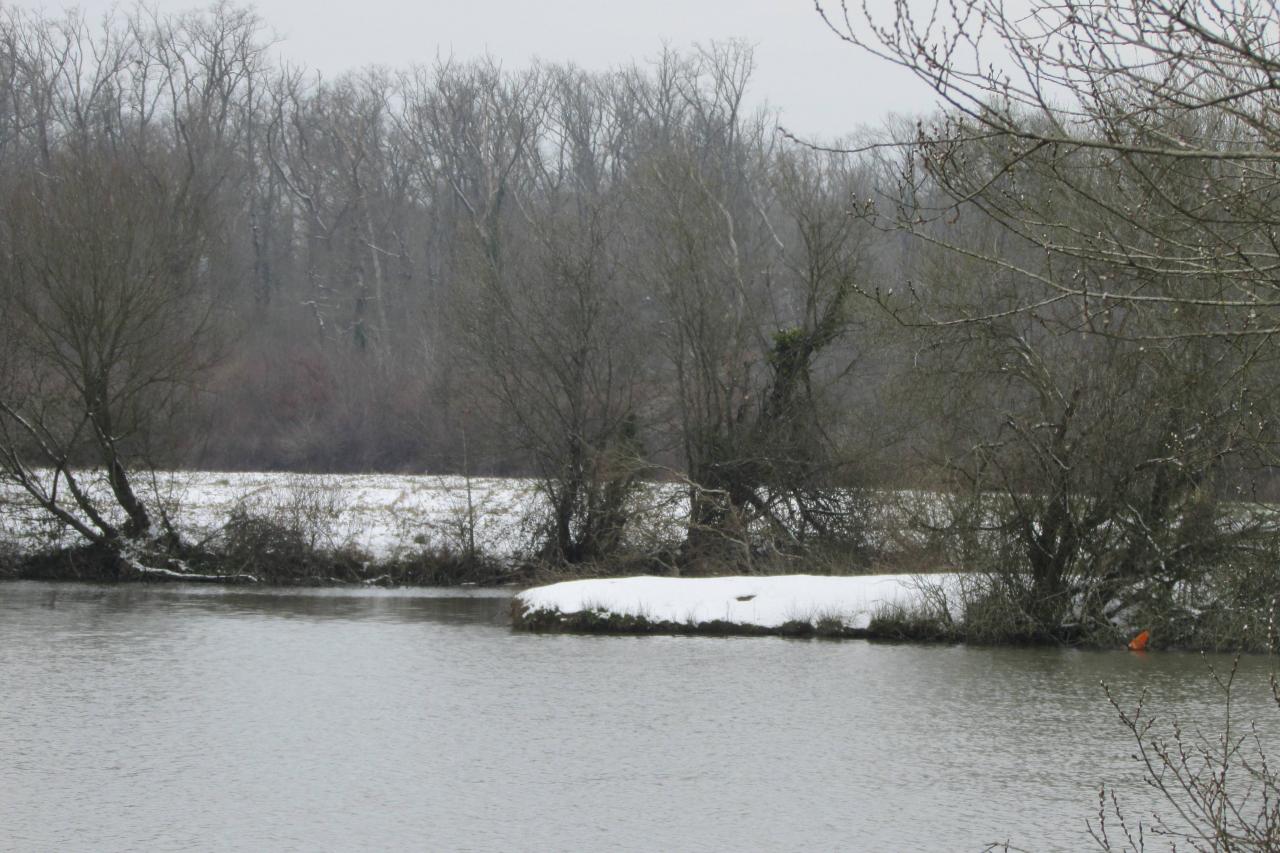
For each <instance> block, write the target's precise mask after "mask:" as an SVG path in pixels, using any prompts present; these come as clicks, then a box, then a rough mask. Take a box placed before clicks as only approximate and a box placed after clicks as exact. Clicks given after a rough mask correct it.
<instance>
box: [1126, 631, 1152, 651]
mask: <svg viewBox="0 0 1280 853" xmlns="http://www.w3.org/2000/svg"><path fill="white" fill-rule="evenodd" d="M1150 639H1151V632H1150V631H1143V632H1142V633H1141V634H1139V635H1138V636H1136V637H1134V638H1133V639H1132V640H1130V641H1129V651H1131V652H1142V651H1146V648H1147V641H1148V640H1150Z"/></svg>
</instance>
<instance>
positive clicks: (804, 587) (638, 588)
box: [517, 574, 958, 628]
mask: <svg viewBox="0 0 1280 853" xmlns="http://www.w3.org/2000/svg"><path fill="white" fill-rule="evenodd" d="M938 592H940V593H941V594H942V595H944V596H946V597H947V598H949V599H951V600H955V599H954V596H955V595H956V594H957V593H958V576H957V575H941V574H939V575H929V576H927V577H921V576H918V575H859V576H854V577H826V576H815V575H783V576H772V577H754V576H737V577H721V578H666V577H649V576H644V577H632V578H602V579H593V580H580V581H565V582H564V583H557V584H551V585H550V586H542V587H536V588H534V589H530V590H525V591H524V592H522V593H520V594H519V595H518V596H517V599H518V600H519V601H520V603H521V604H522V605H523V606H524V607H525V610H526V612H527V613H530V614H534V613H537V612H540V611H541V612H549V613H560V614H565V615H567V614H573V613H580V612H583V611H594V612H596V613H601V614H606V615H616V616H638V617H643V618H645V619H647V620H649V621H651V622H675V623H680V624H697V623H702V622H712V621H716V620H723V621H725V622H729V623H732V624H735V625H751V626H755V627H760V628H777V627H779V626H781V625H784V624H786V623H787V622H792V621H803V622H817V621H818V620H825V619H834V620H839V621H840V622H841V624H843V625H844V626H845V627H847V628H866V627H867V626H868V625H869V624H870V622H871V617H872V616H874V615H875V614H876V613H877V612H880V611H884V610H890V609H893V608H898V607H902V608H906V609H913V608H919V607H925V606H928V605H931V604H933V603H935V602H936V599H935V598H933V597H932V594H933V593H938Z"/></svg>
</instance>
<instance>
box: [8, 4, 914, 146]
mask: <svg viewBox="0 0 1280 853" xmlns="http://www.w3.org/2000/svg"><path fill="white" fill-rule="evenodd" d="M153 2H155V3H156V5H157V6H158V7H159V8H160V9H161V10H163V11H181V10H184V9H190V8H196V7H201V6H205V5H207V3H203V2H192V0H153ZM869 2H870V3H871V5H872V8H873V9H874V8H876V6H880V7H882V8H885V9H886V10H887V9H888V8H890V6H891V4H890V3H889V2H888V0H869ZM15 5H23V6H27V7H29V8H44V9H45V10H46V11H51V12H53V11H60V10H61V9H62V8H64V6H65V5H67V4H63V3H59V2H43V3H40V2H33V0H25V2H21V0H20V2H19V3H17V4H15ZM77 5H79V6H80V8H81V9H83V10H84V11H85V12H86V13H88V14H90V15H91V16H94V17H96V16H98V15H100V14H101V13H102V12H104V11H106V10H107V9H109V8H110V7H111V6H112V3H111V2H109V0H83V1H82V2H80V3H79V4H77ZM119 5H122V6H124V7H125V8H128V6H129V5H130V4H128V3H125V4H119ZM250 5H252V6H253V7H254V8H255V9H257V11H258V13H259V14H260V15H261V16H262V18H263V19H264V20H265V21H266V22H267V24H268V26H270V27H271V28H272V29H273V30H274V31H275V32H276V33H277V34H278V35H279V36H280V37H281V39H282V42H281V44H280V45H279V47H278V50H279V52H280V55H281V56H283V57H285V58H287V59H289V60H290V61H292V62H297V63H302V64H304V65H307V66H309V67H312V68H318V69H320V70H321V71H323V72H324V73H325V74H326V75H329V74H336V73H339V72H342V71H345V70H349V69H352V68H356V67H359V66H362V65H368V64H372V63H378V64H382V65H385V66H388V67H392V68H395V67H403V66H406V65H408V64H409V63H411V62H416V61H429V60H431V59H433V58H434V57H435V56H436V55H437V53H439V54H442V55H449V54H452V55H453V56H455V57H458V58H470V57H476V56H480V55H483V54H484V53H486V52H488V53H489V54H491V55H493V56H495V57H497V58H499V59H501V60H502V61H503V62H504V63H505V64H507V65H509V66H513V67H516V66H521V65H524V64H525V63H527V62H528V61H529V60H530V59H532V58H534V57H540V58H542V59H545V60H551V61H558V62H559V61H571V62H574V63H576V64H578V65H581V66H583V67H585V68H590V69H603V68H608V67H610V66H612V65H616V64H618V63H621V62H625V61H628V60H630V59H633V58H636V59H643V58H645V57H651V56H653V55H655V54H656V53H657V52H658V51H660V50H661V47H662V44H663V42H664V40H665V41H666V42H667V43H669V44H671V45H672V46H673V47H687V46H689V45H692V44H694V43H700V42H708V41H711V40H713V39H727V38H741V39H745V40H747V41H748V42H750V43H752V44H754V45H755V46H756V61H757V66H758V70H757V73H756V76H755V78H754V81H753V84H752V96H753V99H754V100H755V101H756V102H759V101H763V100H768V102H769V103H770V104H771V105H773V106H774V107H776V108H778V109H780V110H781V111H782V116H783V117H782V123H783V124H784V125H786V126H787V127H788V128H789V129H791V130H794V131H796V132H798V133H803V134H812V135H822V136H830V135H834V134H841V133H845V132H848V131H851V130H853V129H854V128H856V127H857V126H858V125H859V124H872V125H875V124H879V123H880V122H881V121H882V119H883V118H884V116H885V115H886V114H887V113H889V112H890V111H896V112H901V113H911V112H919V111H922V110H925V109H927V108H928V107H929V105H930V104H931V100H930V99H929V98H928V96H927V93H926V92H925V91H924V90H923V87H922V86H921V85H919V84H917V83H915V81H913V80H911V79H910V78H908V77H907V76H906V75H905V74H904V73H903V72H901V71H899V70H898V69H895V68H893V67H891V66H888V65H886V64H885V63H882V62H879V61H876V60H873V59H870V58H868V57H867V56H865V55H862V54H861V53H860V52H859V51H857V50H856V49H854V48H852V47H849V46H847V45H845V44H843V43H842V42H840V41H839V40H838V39H837V38H836V37H835V36H834V35H833V34H831V33H830V32H829V31H827V30H826V28H825V27H824V25H823V24H822V21H821V19H820V18H819V17H818V15H817V13H816V12H815V11H814V8H813V0H634V1H633V2H616V0H594V2H589V0H539V2H522V0H340V2H332V0H331V2H313V1H312V0H259V2H256V3H252V4H250Z"/></svg>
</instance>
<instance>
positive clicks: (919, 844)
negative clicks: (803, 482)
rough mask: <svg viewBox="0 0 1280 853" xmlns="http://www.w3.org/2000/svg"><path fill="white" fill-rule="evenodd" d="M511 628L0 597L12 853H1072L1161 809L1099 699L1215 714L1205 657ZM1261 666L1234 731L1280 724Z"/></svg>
mask: <svg viewBox="0 0 1280 853" xmlns="http://www.w3.org/2000/svg"><path fill="white" fill-rule="evenodd" d="M508 607H509V598H508V596H507V595H506V594H505V593H499V592H492V591H475V592H472V593H469V594H468V593H466V592H459V591H458V590H412V591H382V590H370V591H357V592H351V591H347V590H308V591H297V590H286V591H261V590H252V591H245V590H243V589H219V588H204V587H194V588H193V587H179V586H115V587H99V586H90V585H75V584H41V583H8V584H0V849H13V850H22V851H30V850H50V851H53V850H57V851H64V850H94V851H102V850H138V849H145V850H179V849H182V850H189V849H219V850H255V851H256V850H350V849H357V848H359V849H371V848H372V849H414V850H474V851H498V850H504V851H505V850H601V849H608V850H637V851H638V850H673V851H674V850H799V849H805V850H837V849H843V850H948V851H949V850H974V851H977V850H981V849H982V848H983V847H984V846H985V845H987V844H990V843H992V842H1003V841H1006V840H1007V841H1009V842H1011V843H1012V844H1013V845H1016V846H1019V847H1022V848H1025V849H1029V850H1081V849H1089V847H1090V843H1091V842H1090V839H1089V836H1088V834H1087V829H1086V823H1085V822H1086V820H1087V819H1089V818H1091V817H1093V816H1094V814H1095V812H1096V809H1097V790H1098V785H1099V783H1100V782H1104V781H1106V782H1109V783H1118V784H1119V785H1120V793H1121V796H1122V797H1123V798H1125V801H1126V802H1129V803H1131V804H1133V805H1134V806H1135V808H1136V810H1137V811H1143V810H1146V811H1148V812H1149V811H1150V809H1151V808H1152V807H1153V805H1154V804H1153V802H1152V800H1151V799H1150V797H1149V795H1148V794H1146V793H1145V792H1144V789H1143V786H1142V783H1141V773H1140V771H1139V768H1138V767H1137V766H1136V765H1135V763H1134V762H1133V761H1132V759H1130V758H1129V755H1130V753H1131V752H1132V751H1133V750H1132V744H1131V742H1130V741H1129V740H1128V739H1127V738H1126V735H1125V732H1124V731H1123V729H1122V728H1121V727H1120V725H1119V723H1118V722H1117V720H1116V718H1115V714H1114V713H1113V712H1112V710H1111V709H1110V708H1109V706H1108V705H1107V704H1106V701H1105V698H1104V697H1103V695H1102V692H1101V689H1100V687H1099V682H1100V681H1102V680H1106V681H1107V682H1108V683H1110V684H1111V685H1112V686H1113V690H1115V691H1116V692H1117V693H1118V694H1119V695H1122V696H1124V697H1126V700H1131V699H1133V698H1136V695H1137V692H1138V691H1139V690H1140V689H1141V688H1143V687H1146V688H1147V689H1148V690H1149V691H1150V693H1151V699H1150V702H1151V704H1152V706H1153V707H1158V708H1160V709H1161V710H1162V711H1164V712H1177V713H1178V714H1179V715H1180V716H1181V717H1183V718H1185V719H1187V720H1192V721H1200V722H1202V723H1203V724H1205V725H1206V726H1208V727H1209V729H1210V730H1212V729H1213V727H1214V726H1215V725H1216V720H1217V719H1218V716H1219V713H1220V702H1219V701H1218V697H1217V695H1216V694H1215V692H1214V689H1213V687H1212V684H1211V682H1210V680H1209V678H1208V676H1207V674H1206V671H1205V662H1204V661H1203V660H1202V659H1201V658H1200V656H1198V655H1190V654H1155V653H1152V654H1144V655H1139V654H1133V653H1127V652H1085V651H1076V650H1069V649H992V648H975V647H965V646H927V645H897V644H883V643H870V642H865V641H853V640H851V641H843V642H840V641H822V640H789V639H781V638H706V637H679V638H676V637H640V638H637V637H598V636H563V635H530V634H520V633H515V632H513V631H512V630H511V628H510V627H509V624H508V619H507V613H508ZM1209 661H1210V662H1212V663H1216V664H1217V665H1218V666H1220V667H1229V665H1230V661H1229V659H1226V658H1210V659H1209ZM1268 665H1269V661H1268V660H1266V659H1265V658H1248V659H1245V660H1244V661H1243V663H1242V667H1241V673H1240V675H1239V677H1238V690H1237V702H1238V707H1237V711H1238V713H1239V714H1240V715H1242V716H1260V717H1262V718H1263V719H1264V721H1267V722H1266V725H1267V726H1270V724H1271V723H1270V721H1271V718H1272V717H1276V716H1280V715H1277V713H1276V711H1275V710H1274V708H1270V709H1268V708H1267V707H1266V683H1265V673H1266V671H1267V666H1268ZM1270 730H1271V729H1268V731H1270Z"/></svg>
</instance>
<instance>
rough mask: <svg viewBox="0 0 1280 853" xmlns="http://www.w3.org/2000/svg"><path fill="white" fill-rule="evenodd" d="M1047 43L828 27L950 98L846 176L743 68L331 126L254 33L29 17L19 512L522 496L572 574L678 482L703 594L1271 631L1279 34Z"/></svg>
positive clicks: (231, 24)
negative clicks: (757, 590)
mask: <svg viewBox="0 0 1280 853" xmlns="http://www.w3.org/2000/svg"><path fill="white" fill-rule="evenodd" d="M1091 8H1092V7H1091ZM1126 8H1128V7H1126ZM1036 9H1037V14H1036V15H1032V16H1031V17H1029V18H1027V19H1023V20H1020V21H1018V22H1012V21H1008V20H1005V19H1003V18H1002V17H1000V16H999V14H998V10H997V9H995V7H993V6H992V5H991V4H989V3H984V2H969V3H962V4H959V5H958V6H956V7H955V8H954V9H952V14H953V15H954V21H951V22H950V23H951V26H943V24H942V22H941V21H940V19H939V18H937V17H935V18H933V19H928V20H924V21H923V22H922V23H921V24H916V23H915V22H914V21H913V20H912V19H911V18H910V16H908V15H906V13H905V11H903V10H901V9H900V10H899V17H898V18H897V21H896V22H897V25H896V26H894V25H892V24H893V20H892V19H890V20H888V21H874V20H872V21H863V20H856V21H855V20H852V19H851V18H850V17H849V14H850V13H849V12H848V10H847V9H835V8H833V9H823V8H822V5H821V4H820V6H819V11H820V13H821V14H823V16H824V17H825V18H826V20H827V22H828V23H829V24H830V26H831V29H832V31H833V32H832V36H831V37H832V38H843V39H845V40H846V41H849V42H850V43H851V45H852V47H855V48H856V47H861V48H863V49H869V50H872V51H873V52H876V53H878V54H879V55H881V56H882V57H883V58H884V59H885V60H886V61H888V62H896V63H897V64H899V65H903V66H905V67H907V68H909V69H911V70H913V71H914V72H916V74H917V75H918V76H920V77H921V78H922V79H924V80H925V81H926V82H927V83H929V84H930V85H931V86H933V87H934V88H935V90H936V91H937V92H938V94H939V109H938V111H937V112H936V113H935V114H932V115H930V116H925V117H921V118H919V119H910V120H906V119H894V120H886V119H885V118H884V117H879V116H867V117H866V120H867V126H866V127H864V128H861V129H859V128H851V129H850V136H849V137H848V139H847V140H846V141H844V142H843V143H841V144H839V145H836V146H829V145H819V144H815V143H814V142H812V141H809V140H805V139H797V138H794V137H792V136H791V135H789V134H787V133H786V132H784V131H781V130H780V129H779V128H778V127H777V123H776V117H775V116H774V115H773V114H771V113H769V112H768V111H765V110H752V109H748V108H747V106H746V104H747V102H748V97H747V96H748V92H749V91H750V86H751V78H752V71H753V60H752V53H751V49H750V48H749V47H748V46H745V45H741V44H735V43H724V44H715V45H708V46H704V47H702V48H696V49H690V50H687V51H665V52H662V53H660V54H659V55H657V56H655V57H653V58H651V59H648V60H645V61H637V62H635V63H633V64H627V65H622V66H619V67H618V68H616V69H614V70H612V71H609V72H586V71H583V70H581V69H577V68H573V67H569V66H559V65H551V64H547V65H538V66H535V67H531V68H526V69H511V68H504V67H501V66H500V65H499V64H498V63H497V62H495V61H493V60H489V59H484V58H480V59H471V60H464V59H456V60H449V61H440V62H435V63H432V64H426V65H422V66H417V67H412V68H404V69H385V68H369V69H363V70H355V71H352V72H351V73H349V74H346V75H344V76H341V77H337V78H333V79H327V78H324V77H322V76H320V75H318V74H316V73H314V72H311V71H308V70H306V69H300V68H296V67H293V66H290V65H288V64H287V63H282V62H281V59H280V56H279V54H278V51H276V50H275V49H274V48H273V47H272V46H271V45H270V43H269V39H268V38H267V29H266V27H265V26H264V24H263V23H262V22H261V21H259V20H258V19H257V18H256V17H255V16H254V14H253V13H252V12H250V11H247V10H242V9H238V8H235V7H231V6H217V7H214V8H212V9H210V10H207V11H203V12H193V13H190V14H186V15H177V16H168V15H161V14H159V13H151V12H147V11H145V10H142V9H139V10H137V11H135V12H133V13H130V14H121V15H117V16H115V17H113V18H110V19H108V20H107V21H105V22H104V23H98V22H93V21H87V20H85V19H83V18H81V17H78V16H76V15H74V14H71V15H67V16H65V17H40V16H38V15H34V14H30V13H25V12H22V11H19V10H16V9H9V10H7V11H6V12H5V14H4V17H3V19H2V20H0V102H2V106H0V249H2V252H3V254H2V256H0V263H2V264H3V273H2V274H0V464H2V465H3V471H4V475H5V477H6V478H7V480H8V482H9V483H10V485H11V486H13V487H14V488H17V489H21V490H22V493H23V494H24V495H25V496H26V497H25V498H24V499H25V500H28V501H31V502H34V504H35V505H36V506H38V507H39V508H41V509H42V510H43V511H45V512H47V513H49V514H51V515H52V516H54V517H56V519H57V520H58V522H59V523H60V524H62V525H64V526H66V527H68V528H70V529H72V530H74V531H76V532H78V533H79V534H80V535H81V537H82V538H83V539H84V540H86V541H88V542H90V543H93V544H95V545H97V546H111V547H113V546H112V543H115V542H121V541H131V540H138V539H140V538H146V539H148V540H149V541H153V542H160V541H169V542H170V543H171V546H172V547H177V546H176V544H175V542H176V539H177V538H178V537H177V535H176V534H175V533H174V531H172V530H167V528H168V524H167V521H166V520H165V519H163V518H157V517H156V516H157V513H158V512H159V511H158V510H157V509H156V508H155V507H154V506H149V503H148V501H147V500H146V499H145V497H144V496H143V489H142V488H141V487H140V486H139V481H140V478H141V477H143V476H144V473H145V472H146V471H149V470H152V469H154V468H156V467H202V468H213V469H267V470H299V471H367V470H385V471H405V472H466V473H482V472H484V473H499V474H519V475H526V476H531V477H535V478H537V480H538V481H539V483H540V484H541V486H542V495H543V498H544V501H543V502H542V504H541V506H540V507H538V512H539V513H540V522H539V525H538V527H537V529H538V531H539V535H538V536H537V542H536V543H535V550H536V553H537V555H538V556H539V557H540V558H541V559H543V560H546V561H549V562H551V563H555V564H583V563H587V564H600V563H601V562H607V561H609V560H613V559H617V558H618V556H619V554H620V553H622V552H623V551H625V550H626V549H627V548H628V547H629V546H628V545H627V543H628V542H631V541H633V540H631V539H629V538H628V533H629V531H628V526H629V525H631V524H633V518H632V512H631V508H632V506H633V503H632V502H633V501H634V499H635V496H636V495H637V494H638V492H639V491H640V490H642V489H643V488H644V484H646V483H652V482H654V481H662V482H668V483H676V484H679V485H680V486H681V488H683V489H684V490H685V492H686V493H687V495H688V519H687V525H686V530H687V535H686V536H685V537H684V539H683V541H681V542H679V543H670V544H669V546H664V548H665V550H663V551H662V553H661V554H660V555H659V554H658V553H657V551H655V552H654V554H653V555H650V556H653V557H654V559H656V560H658V563H657V565H660V566H662V567H666V568H668V569H671V570H678V569H679V568H680V567H684V568H685V569H686V570H688V569H689V568H690V567H698V566H708V565H710V566H713V567H720V568H721V569H732V568H738V569H741V568H742V566H743V565H748V566H751V567H754V566H756V565H757V564H759V565H766V566H767V565H773V564H771V563H769V562H768V559H767V558H768V556H769V555H774V556H795V555H800V554H812V553H818V552H822V553H837V554H840V555H842V559H843V561H844V563H843V565H845V566H846V568H847V567H866V566H867V565H870V564H873V563H876V562H883V561H886V560H890V559H891V557H890V556H889V555H890V554H892V555H893V556H892V559H896V560H898V561H899V565H902V564H903V561H910V560H916V561H917V562H914V563H910V562H908V563H906V565H908V567H911V568H916V567H921V566H923V565H924V564H925V563H928V564H930V565H932V566H935V567H938V566H948V565H950V566H957V565H959V566H965V567H969V568H976V569H981V570H984V571H988V572H990V573H992V574H991V576H992V577H993V578H996V579H997V581H998V583H997V584H996V586H997V587H998V589H999V590H1000V591H1001V593H1002V595H1004V597H1005V598H1006V599H1007V600H1009V601H1013V602H1014V603H1015V605H1016V606H1014V607H1012V608H1010V609H1008V610H1007V611H1003V612H1005V613H1006V615H1007V618H1008V619H1011V620H1013V622H1014V623H1016V625H1017V626H1018V628H1017V630H1019V631H1022V630H1026V631H1028V632H1030V633H1031V634H1037V635H1038V633H1039V632H1042V631H1043V630H1044V629H1045V628H1046V626H1049V629H1050V630H1058V627H1057V626H1059V625H1061V624H1062V622H1063V620H1064V618H1066V615H1067V612H1068V610H1070V611H1071V614H1072V619H1073V620H1074V621H1075V622H1080V621H1081V620H1086V619H1092V620H1094V621H1096V622H1097V623H1098V624H1104V623H1105V622H1106V620H1107V619H1108V618H1109V616H1110V615H1111V614H1112V613H1113V611H1114V608H1116V607H1118V606H1125V607H1129V606H1137V605H1135V602H1138V603H1140V604H1142V606H1156V605H1159V606H1161V607H1164V608H1165V610H1164V612H1173V609H1171V608H1172V604H1171V602H1173V599H1175V598H1177V597H1179V596H1185V595H1187V594H1188V593H1187V590H1188V589H1197V588H1198V587H1197V585H1198V584H1201V583H1202V582H1208V581H1207V580H1206V579H1210V578H1211V579H1213V582H1214V583H1218V584H1221V583H1222V578H1223V576H1224V573H1225V574H1226V575H1229V576H1230V578H1231V585H1230V591H1229V593H1227V594H1226V595H1227V597H1228V598H1231V597H1233V596H1234V597H1236V598H1240V599H1241V600H1243V599H1248V600H1250V601H1261V600H1263V599H1269V598H1270V596H1271V595H1272V594H1273V592H1274V591H1275V590H1276V589H1277V585H1276V584H1275V581H1274V554H1275V553H1276V551H1275V542H1274V535H1275V534H1274V531H1275V525H1274V524H1273V521H1272V517H1271V514H1272V510H1271V507H1270V504H1269V503H1267V501H1270V500H1273V499H1274V498H1275V497H1276V496H1277V495H1276V491H1277V490H1276V482H1277V481H1276V478H1275V468H1274V466H1275V461H1276V456H1275V451H1276V440H1277V430H1276V418H1275V412H1274V411H1273V410H1274V407H1275V405H1276V400H1277V396H1276V393H1275V392H1276V388H1275V384H1276V381H1277V378H1280V372H1278V371H1277V363H1276V355H1277V348H1276V344H1275V335H1276V334H1277V332H1280V323H1278V322H1277V321H1278V320H1280V312H1278V311H1277V308H1280V277H1278V276H1277V273H1276V270H1277V268H1280V243H1278V242H1277V239H1278V238H1277V230H1276V229H1277V227H1278V225H1280V194H1278V193H1277V180H1278V177H1277V174H1278V173H1277V167H1278V164H1280V144H1278V143H1280V139H1278V138H1277V137H1280V121H1277V120H1276V118H1275V117H1276V115H1278V114H1280V113H1278V112H1277V109H1278V108H1280V84H1278V83H1276V82H1275V81H1276V79H1277V77H1276V68H1277V66H1280V50H1278V49H1277V43H1276V40H1275V38H1274V35H1273V34H1272V33H1271V30H1270V29H1269V28H1268V27H1269V24H1268V21H1269V20H1273V19H1274V17H1275V10H1274V9H1273V8H1270V7H1265V6H1264V7H1258V8H1254V7H1253V6H1247V5H1246V6H1241V7H1240V8H1235V7H1233V8H1232V10H1231V13H1230V14H1229V15H1227V14H1224V13H1222V12H1221V10H1217V11H1215V9H1216V7H1214V9H1207V10H1206V9H1199V8H1196V9H1192V10H1191V11H1188V9H1187V8H1186V7H1184V6H1179V5H1177V4H1172V3H1165V2H1162V0H1141V2H1138V3H1136V4H1133V7H1132V9H1131V10H1129V11H1127V12H1126V11H1123V10H1111V12H1110V13H1108V15H1101V13H1098V12H1096V11H1095V12H1085V11H1080V10H1074V11H1073V10H1069V9H1058V8H1057V7H1051V6H1049V5H1048V4H1042V5H1038V6H1037V7H1036ZM1055 15H1057V16H1058V17H1057V18H1055V17H1054V16H1055ZM1126 16H1127V17H1126ZM983 39H985V41H984V40H983ZM990 44H995V45H997V46H1001V47H1002V48H1003V49H1004V50H1005V51H1006V54H1005V56H1006V57H1008V59H1007V61H1006V62H1005V63H1003V65H1002V66H1001V68H997V67H996V66H994V65H992V64H990V63H989V62H986V61H985V60H984V57H986V56H987V54H986V53H984V49H985V46H987V45H990ZM1050 48H1053V49H1050ZM1135 57H1137V58H1138V59H1135ZM1139 59H1140V60H1141V61H1139ZM1004 65H1008V66H1009V67H1011V68H1012V69H1013V71H1009V70H1003V68H1004ZM828 82H830V81H828ZM832 97H833V98H842V99H849V98H854V97H856V87H854V86H849V87H846V88H844V89H842V88H841V87H839V86H835V85H833V87H832ZM89 480H94V481H95V482H97V483H98V484H99V485H100V488H99V490H98V491H97V492H94V490H93V489H92V488H91V484H90V483H89V482H88V481H89ZM104 490H105V492H106V493H107V494H108V495H109V497H108V498H106V499H105V500H104V498H103V497H102V494H103V492H104ZM91 492H93V494H90V493H91ZM922 494H927V495H928V496H929V497H928V499H927V500H923V501H920V500H916V502H915V503H912V501H913V500H915V499H916V498H919V496H920V495H922ZM913 496H914V498H913ZM104 503H105V504H107V505H108V506H107V507H106V508H104V506H103V504H104ZM887 518H891V519H893V523H892V524H887V523H886V521H885V520H886V519H887ZM886 528H891V529H886ZM159 531H164V532H159ZM988 591H990V590H988ZM1232 600H1233V601H1234V600H1235V598H1232ZM1082 601H1083V602H1084V604H1081V602H1082ZM1234 606H1235V605H1230V606H1228V605H1224V607H1227V609H1230V608H1231V607H1234ZM1175 609H1176V608H1175ZM1179 612H1182V611H1179ZM1233 612H1234V611H1233ZM1081 614H1083V615H1081ZM1002 618H1003V617H1002ZM1242 618H1243V617H1242ZM1007 627H1008V626H1007V625H1006V626H1005V628H1007ZM1078 629H1079V625H1078V624H1077V625H1076V626H1075V627H1074V628H1073V630H1078Z"/></svg>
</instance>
